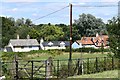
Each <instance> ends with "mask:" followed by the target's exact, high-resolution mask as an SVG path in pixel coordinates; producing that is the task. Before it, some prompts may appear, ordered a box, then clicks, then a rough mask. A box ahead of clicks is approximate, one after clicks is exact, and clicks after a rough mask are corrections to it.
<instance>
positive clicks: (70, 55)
mask: <svg viewBox="0 0 120 80" xmlns="http://www.w3.org/2000/svg"><path fill="white" fill-rule="evenodd" d="M71 59H72V4H70V54H69V60H71Z"/></svg>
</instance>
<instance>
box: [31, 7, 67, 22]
mask: <svg viewBox="0 0 120 80" xmlns="http://www.w3.org/2000/svg"><path fill="white" fill-rule="evenodd" d="M67 7H69V5H68V6H65V7H63V8H61V9H59V10H56V11H54V12H51V13H49V14H47V15H44V16H41V17H39V18H37V19H35V20H33V21H36V20H39V19H42V18H44V17H47V16H49V15H52V14H54V13H57V12H59V11H61V10H63V9H65V8H67Z"/></svg>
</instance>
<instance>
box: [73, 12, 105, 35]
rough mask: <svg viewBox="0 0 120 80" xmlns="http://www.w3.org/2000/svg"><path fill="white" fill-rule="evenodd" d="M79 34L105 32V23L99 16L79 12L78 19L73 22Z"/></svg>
mask: <svg viewBox="0 0 120 80" xmlns="http://www.w3.org/2000/svg"><path fill="white" fill-rule="evenodd" d="M73 25H74V26H75V27H76V28H77V29H78V32H79V34H81V36H94V35H95V34H96V33H101V31H102V32H105V31H104V30H106V29H105V24H104V22H103V21H102V19H100V18H96V17H95V16H93V15H91V14H84V13H83V14H81V15H79V19H77V20H75V21H74V24H73Z"/></svg>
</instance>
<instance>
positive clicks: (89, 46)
mask: <svg viewBox="0 0 120 80" xmlns="http://www.w3.org/2000/svg"><path fill="white" fill-rule="evenodd" d="M83 47H86V48H96V46H95V45H83Z"/></svg>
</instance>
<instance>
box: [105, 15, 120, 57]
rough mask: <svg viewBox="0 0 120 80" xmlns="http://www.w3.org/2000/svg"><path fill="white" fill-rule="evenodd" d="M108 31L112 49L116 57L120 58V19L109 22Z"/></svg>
mask: <svg viewBox="0 0 120 80" xmlns="http://www.w3.org/2000/svg"><path fill="white" fill-rule="evenodd" d="M107 30H108V33H109V41H110V48H111V50H112V52H113V53H114V55H115V56H116V57H118V58H120V18H118V17H113V18H112V19H111V20H108V24H107Z"/></svg>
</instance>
